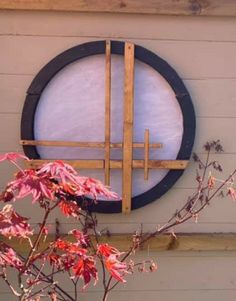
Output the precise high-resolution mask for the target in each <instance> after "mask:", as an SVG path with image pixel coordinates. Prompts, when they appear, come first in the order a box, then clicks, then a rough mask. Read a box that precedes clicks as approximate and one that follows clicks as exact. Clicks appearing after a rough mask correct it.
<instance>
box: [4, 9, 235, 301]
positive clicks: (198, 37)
mask: <svg viewBox="0 0 236 301" xmlns="http://www.w3.org/2000/svg"><path fill="white" fill-rule="evenodd" d="M140 28H141V29H142V30H140ZM105 38H113V39H121V40H131V41H132V42H135V43H137V44H140V45H142V46H145V47H147V48H149V49H151V50H153V51H154V52H156V53H157V54H159V55H160V56H161V57H163V58H164V59H166V60H167V61H168V62H169V63H170V64H171V65H172V66H173V67H174V68H176V70H177V71H178V73H179V74H180V76H181V77H182V78H183V79H184V82H185V84H186V86H187V88H188V90H189V91H190V93H191V95H192V98H193V102H194V106H195V109H196V115H197V136H196V141H195V146H194V150H195V151H196V152H202V148H201V147H202V145H203V143H205V141H206V140H208V139H221V141H222V143H223V144H224V147H225V153H224V154H221V155H216V156H215V158H216V159H217V160H219V161H220V162H222V163H223V165H224V167H225V168H224V172H223V174H222V175H221V174H219V175H217V176H218V177H222V176H225V175H227V174H228V173H229V172H231V171H232V168H233V167H234V166H236V164H235V163H236V140H235V129H236V60H235V53H236V19H235V18H202V17H168V16H166V17H163V16H162V17H161V16H154V15H149V16H145V15H122V14H109V15H108V14H86V13H81V14H79V13H62V12H61V13H49V12H24V11H22V12H14V11H11V12H10V11H8V12H6V11H0V95H1V106H0V138H1V144H0V152H5V151H18V150H21V147H20V146H19V144H18V141H19V137H20V118H21V109H22V106H23V103H24V97H25V92H26V89H27V87H28V86H29V84H30V82H31V80H32V79H33V77H34V76H35V75H36V73H37V72H38V71H39V70H40V68H41V67H43V66H44V64H45V63H47V62H48V61H49V60H50V59H52V58H53V57H54V56H55V55H57V54H59V53H60V52H62V51H64V50H66V49H67V48H69V47H72V46H75V45H77V44H80V43H83V42H87V41H91V40H99V39H105ZM12 172H13V169H12V168H10V167H8V166H7V165H6V164H4V165H2V168H1V169H0V187H3V186H4V183H5V181H6V180H8V179H10V176H11V174H12ZM194 178H195V167H194V164H193V163H190V165H189V168H188V169H187V171H186V172H185V174H184V176H183V177H182V178H181V179H180V180H179V181H178V182H177V183H176V185H175V187H174V188H173V189H172V190H171V191H169V192H168V193H167V194H166V195H165V196H164V197H162V198H161V199H160V200H159V201H157V202H154V203H152V204H151V205H148V206H146V207H145V208H142V209H139V210H136V211H135V212H132V213H131V214H130V215H128V216H124V215H105V214H103V215H102V214H101V215H99V216H98V218H99V220H100V221H101V226H100V227H101V229H103V228H106V227H108V228H109V229H110V230H111V231H112V232H130V231H134V230H136V229H137V228H139V227H140V225H141V223H142V224H143V228H144V230H150V229H155V227H156V225H157V224H161V223H163V222H165V221H166V220H167V218H168V217H169V216H170V215H171V214H172V213H173V212H174V211H175V209H177V208H178V207H179V206H180V205H181V204H182V203H183V201H184V199H185V198H186V197H187V196H188V195H189V194H191V193H192V191H193V189H194V187H195V183H194V182H193V180H194ZM29 203H30V201H29V200H28V201H25V203H24V202H21V203H17V204H16V206H17V207H19V210H21V211H22V212H23V213H24V215H26V216H27V215H30V216H32V222H34V223H37V222H39V221H40V215H39V212H38V210H36V209H35V207H31V206H30V205H29ZM235 206H236V204H235V203H233V202H232V201H230V200H229V199H221V198H218V199H216V200H215V202H214V203H212V204H211V205H210V207H209V209H208V210H206V211H205V212H204V213H203V214H202V215H201V217H200V219H199V223H198V224H195V222H194V221H191V222H189V223H187V224H186V225H183V226H181V228H179V229H178V231H182V232H236V220H235V212H236V207H235ZM54 218H56V214H55V216H54V217H53V218H52V220H51V222H52V223H53V222H54ZM60 221H61V224H62V225H61V227H62V231H66V230H68V228H69V227H71V226H72V225H71V224H68V220H67V219H62V218H60ZM52 229H53V228H52ZM176 230H177V229H176ZM150 251H151V250H150ZM151 255H153V256H154V257H158V258H159V265H160V270H159V272H157V273H156V274H155V276H154V275H138V276H136V277H137V282H135V281H134V280H133V279H132V280H130V281H129V282H128V284H127V285H126V286H124V288H122V289H121V291H116V292H115V293H114V294H113V295H112V300H114V301H116V300H120V298H130V299H131V298H132V299H135V300H137V301H139V300H143V299H144V298H145V299H146V300H147V301H153V300H157V299H158V300H162V301H169V300H173V299H175V300H189V299H190V298H191V299H192V300H193V301H195V300H215V301H221V300H226V301H231V300H235V297H236V288H235V287H236V286H235V272H236V265H235V257H236V253H235V252H233V253H231V252H228V253H226V252H221V253H214V252H212V253H191V252H190V253H181V252H179V253H177V252H176V253H168V252H164V253H159V254H151ZM140 256H141V257H140V258H142V256H147V254H146V253H145V254H142V255H140ZM68 289H69V287H68ZM100 290H101V287H100V286H99V285H98V286H96V287H95V288H91V290H90V293H89V294H88V295H86V294H84V295H82V299H81V300H100V299H99V296H100V294H101V292H100ZM0 293H1V300H4V301H8V300H13V298H12V297H10V296H9V294H7V289H6V287H4V286H3V285H2V283H1V281H0Z"/></svg>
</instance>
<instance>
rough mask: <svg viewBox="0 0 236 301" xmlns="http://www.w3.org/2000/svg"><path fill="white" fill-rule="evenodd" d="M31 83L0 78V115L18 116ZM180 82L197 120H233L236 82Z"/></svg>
mask: <svg viewBox="0 0 236 301" xmlns="http://www.w3.org/2000/svg"><path fill="white" fill-rule="evenodd" d="M0 21H1V16H0ZM235 27H236V22H235ZM0 29H1V28H0ZM32 80H33V76H31V75H29V76H24V75H0V94H1V107H0V112H4V113H21V110H22V106H23V103H24V99H25V94H26V90H27V88H28V86H29V85H30V82H31V81H32ZM184 82H185V85H186V86H187V88H188V90H189V92H190V95H191V97H192V99H193V103H194V107H195V110H196V115H197V117H236V110H232V108H234V106H235V103H236V92H235V86H236V79H205V80H197V79H196V80H185V81H184ZM205 99H206V100H207V101H204V100H205ZM222 99H224V101H222ZM225 104H227V105H225Z"/></svg>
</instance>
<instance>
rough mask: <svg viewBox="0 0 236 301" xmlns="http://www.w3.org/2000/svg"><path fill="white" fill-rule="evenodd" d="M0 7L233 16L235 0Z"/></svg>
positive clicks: (6, 2) (8, 4) (9, 1)
mask: <svg viewBox="0 0 236 301" xmlns="http://www.w3.org/2000/svg"><path fill="white" fill-rule="evenodd" d="M0 9H10V10H42V11H75V12H107V13H135V14H137V13H139V14H159V15H185V16H189V15H201V16H236V1H235V0H191V1H189V0H178V1H176V0H164V1H163V0H146V1H143V0H135V1H134V0H102V1H101V0H94V1H83V0H66V1H65V0H0Z"/></svg>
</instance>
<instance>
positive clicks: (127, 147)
mask: <svg viewBox="0 0 236 301" xmlns="http://www.w3.org/2000/svg"><path fill="white" fill-rule="evenodd" d="M134 51H135V46H134V44H132V43H125V55H124V59H125V78H124V122H123V141H122V142H118V143H113V142H111V42H110V41H106V51H105V108H104V110H105V121H104V122H105V134H104V142H84V141H53V140H21V141H20V144H21V145H24V146H44V147H78V148H80V147H82V148H103V149H104V151H105V156H104V160H63V161H65V162H66V163H69V164H70V165H71V166H73V167H74V168H79V169H103V170H104V180H105V184H106V185H109V184H110V170H111V169H122V212H123V213H129V212H130V210H131V199H132V170H133V169H143V170H144V179H145V180H148V172H149V169H176V170H179V169H185V168H186V166H187V164H188V160H150V158H149V151H150V149H151V148H162V147H163V145H162V143H150V141H149V140H150V133H149V129H146V130H145V132H144V142H133V122H134ZM113 148H122V150H123V159H122V160H111V158H110V152H111V149H113ZM134 148H143V149H144V159H143V160H135V159H133V149H134ZM50 161H51V160H41V159H40V160H30V161H28V162H26V164H27V165H28V166H29V167H31V168H38V167H39V166H40V165H42V164H43V163H47V162H50Z"/></svg>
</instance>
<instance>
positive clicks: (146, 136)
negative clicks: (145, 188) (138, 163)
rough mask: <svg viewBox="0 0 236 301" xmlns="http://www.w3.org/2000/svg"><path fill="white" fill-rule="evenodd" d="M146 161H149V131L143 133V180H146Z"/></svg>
mask: <svg viewBox="0 0 236 301" xmlns="http://www.w3.org/2000/svg"><path fill="white" fill-rule="evenodd" d="M148 161H149V129H146V130H145V133H144V180H148Z"/></svg>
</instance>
